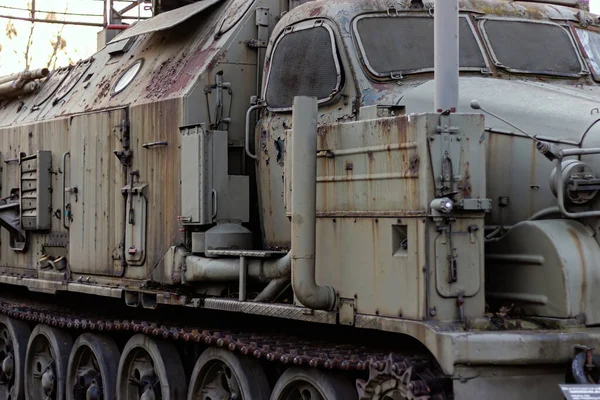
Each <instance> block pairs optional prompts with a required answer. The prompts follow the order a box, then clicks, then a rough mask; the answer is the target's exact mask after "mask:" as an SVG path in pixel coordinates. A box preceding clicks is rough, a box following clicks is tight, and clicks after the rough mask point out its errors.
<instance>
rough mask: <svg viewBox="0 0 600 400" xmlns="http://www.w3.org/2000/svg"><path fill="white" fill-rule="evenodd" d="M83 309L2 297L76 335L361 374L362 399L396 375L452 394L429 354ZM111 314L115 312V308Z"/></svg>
mask: <svg viewBox="0 0 600 400" xmlns="http://www.w3.org/2000/svg"><path fill="white" fill-rule="evenodd" d="M81 308H82V307H81V305H80V307H68V306H67V307H65V305H64V304H61V305H58V304H56V303H54V302H53V303H48V302H43V301H39V300H34V299H30V298H27V297H21V296H16V295H12V294H6V293H2V294H1V295H0V314H3V315H6V316H8V317H11V318H14V319H18V320H22V321H27V322H29V323H34V324H44V325H48V326H52V327H56V328H61V329H67V330H71V331H74V332H73V334H74V336H76V335H77V334H81V333H84V332H103V333H109V332H125V333H127V332H129V333H131V334H135V333H143V334H145V335H149V336H154V337H160V338H162V339H165V340H169V341H177V342H189V343H201V344H204V345H206V346H213V347H220V348H225V349H228V350H229V351H231V352H236V353H240V354H243V355H245V356H250V357H254V358H256V359H260V360H266V361H268V362H272V363H276V364H279V365H280V366H284V367H285V366H291V365H295V366H303V367H306V368H316V369H322V370H339V371H347V372H356V373H357V375H356V376H362V377H365V378H368V379H365V380H361V379H359V380H358V381H357V387H358V391H359V394H360V399H361V400H362V399H371V398H374V397H371V396H372V395H374V392H375V390H376V387H377V385H381V384H382V383H384V382H385V381H386V380H389V379H394V377H395V378H396V380H399V381H400V383H401V384H402V387H403V391H406V395H407V397H406V398H410V399H412V398H417V399H430V398H432V399H447V398H449V397H450V396H449V395H447V393H451V390H450V391H448V386H449V380H448V379H447V378H445V377H443V376H442V375H441V374H440V373H438V372H436V370H437V368H436V367H435V364H434V363H435V361H434V360H433V359H432V358H431V357H429V356H425V355H410V356H406V355H400V354H390V353H389V352H382V351H381V350H377V349H374V348H368V347H362V346H357V345H352V344H340V343H333V342H326V341H320V340H310V339H307V338H302V337H297V336H291V335H287V334H282V333H281V332H279V333H273V334H270V333H262V332H261V333H249V332H243V331H239V330H227V329H224V330H222V329H209V328H206V327H202V326H195V325H191V326H177V325H176V324H174V323H173V321H168V320H160V321H156V320H136V319H118V318H110V317H109V316H108V315H106V316H104V315H103V316H99V315H97V314H96V313H94V312H93V311H89V312H82V310H81ZM107 313H109V314H112V313H111V312H110V310H108V311H107ZM114 314H118V313H116V312H115V313H114ZM76 331H79V332H76ZM363 371H364V372H363ZM366 371H368V372H369V373H366ZM361 372H363V373H362V374H361ZM377 398H379V397H377Z"/></svg>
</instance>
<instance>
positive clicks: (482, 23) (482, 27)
mask: <svg viewBox="0 0 600 400" xmlns="http://www.w3.org/2000/svg"><path fill="white" fill-rule="evenodd" d="M476 18H477V19H478V26H479V31H480V32H481V37H482V38H483V41H484V42H485V45H486V48H487V50H488V52H489V54H490V57H491V59H492V62H493V63H494V65H495V66H496V68H499V69H502V70H504V71H508V72H510V73H514V74H528V75H545V76H554V77H563V78H581V77H583V76H586V75H588V74H589V71H588V69H587V66H586V65H585V63H584V62H583V60H582V57H581V54H580V51H579V46H578V45H577V43H576V42H575V38H574V37H573V35H572V34H571V30H570V29H569V27H568V25H565V24H559V23H556V22H552V21H543V20H534V19H527V18H505V17H492V16H485V17H476ZM487 21H504V22H526V23H531V24H541V25H551V26H556V27H559V28H561V29H562V30H563V31H564V32H565V34H566V35H567V37H568V38H569V41H570V42H571V46H572V47H573V50H574V52H575V54H576V56H577V61H578V62H579V67H580V71H579V72H578V73H574V74H569V73H564V72H546V71H530V70H522V69H515V68H511V67H509V66H506V65H504V64H502V62H500V60H499V59H498V57H497V56H496V53H495V52H494V47H493V46H492V42H491V41H490V38H489V37H488V34H487V31H486V29H485V23H486V22H487Z"/></svg>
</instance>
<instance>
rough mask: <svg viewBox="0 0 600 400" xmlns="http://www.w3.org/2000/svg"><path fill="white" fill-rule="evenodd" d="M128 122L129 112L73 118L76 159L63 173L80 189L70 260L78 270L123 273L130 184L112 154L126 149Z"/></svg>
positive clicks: (71, 198) (74, 201) (74, 200)
mask: <svg viewBox="0 0 600 400" xmlns="http://www.w3.org/2000/svg"><path fill="white" fill-rule="evenodd" d="M124 121H125V112H124V110H116V111H113V112H105V113H94V114H88V115H82V116H77V117H74V118H73V119H72V120H71V123H70V126H69V128H70V130H71V131H72V134H71V135H70V137H71V143H70V146H69V151H70V152H71V157H70V161H69V164H68V167H67V171H64V172H63V173H66V174H68V175H69V177H68V180H67V181H68V185H69V187H76V188H77V192H76V193H73V192H71V193H69V194H68V195H67V205H70V210H71V217H70V222H69V261H70V264H71V270H72V271H73V272H77V273H97V274H100V275H108V276H111V275H119V274H120V273H121V271H122V268H121V266H120V264H118V263H116V262H115V261H116V260H119V255H120V252H119V244H120V243H121V240H122V236H123V235H122V232H123V225H124V223H125V221H123V207H125V204H124V199H123V196H122V195H121V187H123V186H124V185H125V182H124V177H123V171H122V167H121V165H120V163H119V160H118V159H117V157H115V156H114V155H113V154H111V153H112V151H114V150H118V149H120V137H121V136H122V135H123V132H124V130H125V128H124V126H123V122H124ZM63 190H64V189H63ZM58 195H59V193H57V196H58ZM64 218H66V216H65V217H64Z"/></svg>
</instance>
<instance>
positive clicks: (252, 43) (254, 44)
mask: <svg viewBox="0 0 600 400" xmlns="http://www.w3.org/2000/svg"><path fill="white" fill-rule="evenodd" d="M246 44H247V45H248V47H251V48H253V49H258V48H261V49H262V48H266V47H267V45H268V42H266V41H264V40H260V39H251V40H248V41H247V42H246Z"/></svg>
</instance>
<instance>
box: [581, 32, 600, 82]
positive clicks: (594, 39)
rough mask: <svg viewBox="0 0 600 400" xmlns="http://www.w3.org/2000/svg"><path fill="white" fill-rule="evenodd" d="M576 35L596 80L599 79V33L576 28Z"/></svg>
mask: <svg viewBox="0 0 600 400" xmlns="http://www.w3.org/2000/svg"><path fill="white" fill-rule="evenodd" d="M575 31H576V32H577V37H578V38H579V41H580V42H581V45H582V47H583V49H584V50H585V53H586V54H587V58H588V61H589V64H590V68H591V70H592V74H593V75H594V78H595V79H596V80H599V79H600V34H599V33H597V32H591V31H586V30H585V29H576V30H575Z"/></svg>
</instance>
